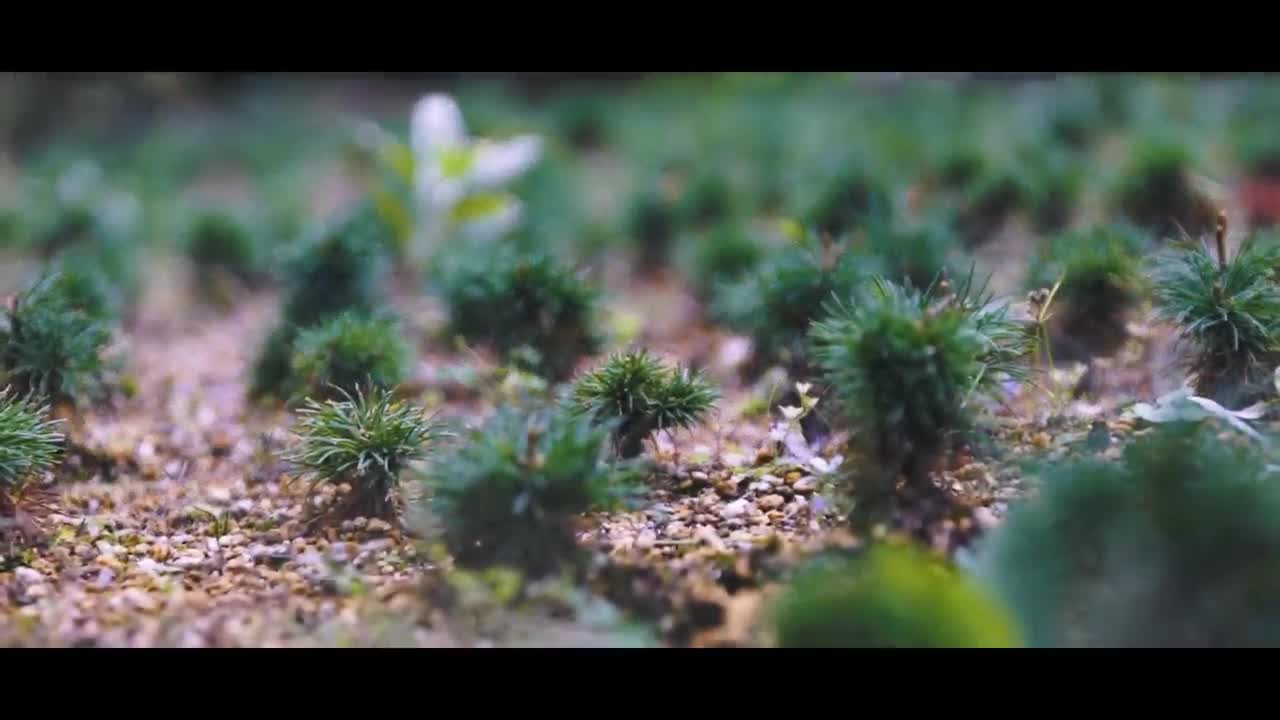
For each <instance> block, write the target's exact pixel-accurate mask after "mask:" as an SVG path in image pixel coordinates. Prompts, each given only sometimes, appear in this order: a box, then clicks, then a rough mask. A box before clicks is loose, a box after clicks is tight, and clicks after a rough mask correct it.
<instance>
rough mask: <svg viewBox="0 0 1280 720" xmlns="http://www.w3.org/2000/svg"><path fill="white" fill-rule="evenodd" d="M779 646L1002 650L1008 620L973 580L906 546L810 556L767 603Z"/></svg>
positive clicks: (1015, 634) (1011, 638) (1011, 641)
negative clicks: (772, 602)
mask: <svg viewBox="0 0 1280 720" xmlns="http://www.w3.org/2000/svg"><path fill="white" fill-rule="evenodd" d="M771 619H772V624H773V631H774V634H775V636H776V642H777V644H778V645H779V646H780V647H784V648H814V647H825V648H866V647H871V648H980V647H981V648H996V647H1000V648H1007V647H1017V646H1019V645H1020V644H1021V637H1020V633H1019V631H1018V627H1017V624H1016V621H1015V620H1014V619H1013V617H1012V616H1011V614H1010V613H1009V612H1008V611H1007V610H1006V609H1005V608H1004V607H1003V606H1002V605H1001V604H1000V603H999V602H998V600H997V599H996V598H995V597H994V596H993V595H992V594H991V593H989V592H988V591H987V590H986V589H985V588H983V587H981V586H980V585H979V584H978V583H977V582H975V581H974V580H972V579H970V578H968V577H966V576H965V575H963V574H961V573H960V572H959V571H957V570H955V569H954V568H952V567H950V566H949V565H948V564H947V563H946V562H945V561H943V560H940V559H938V558H935V557H932V556H929V555H927V554H926V553H925V552H924V551H922V550H918V549H916V548H914V547H912V546H910V545H905V544H891V543H880V544H877V545H874V546H872V547H870V548H868V549H865V550H862V551H860V552H859V554H858V555H856V556H853V557H847V558H846V557H831V558H822V559H818V560H814V561H811V562H810V564H809V565H807V566H806V567H804V568H802V569H801V570H800V572H799V573H798V574H797V575H796V577H794V578H793V579H792V581H791V582H790V584H789V585H788V586H787V587H786V589H785V590H784V592H783V594H782V596H781V597H780V598H779V600H778V601H777V602H776V604H775V605H774V607H773V608H772V617H771Z"/></svg>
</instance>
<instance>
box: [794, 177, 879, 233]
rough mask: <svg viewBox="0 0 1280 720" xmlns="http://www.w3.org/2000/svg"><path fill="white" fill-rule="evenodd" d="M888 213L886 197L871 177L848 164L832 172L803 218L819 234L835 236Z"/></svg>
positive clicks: (876, 180) (877, 181)
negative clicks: (875, 215) (879, 214)
mask: <svg viewBox="0 0 1280 720" xmlns="http://www.w3.org/2000/svg"><path fill="white" fill-rule="evenodd" d="M888 209H889V193H888V191H887V190H886V189H885V187H884V185H883V183H881V182H880V181H879V180H878V179H877V178H875V177H874V176H873V175H872V173H871V172H870V171H869V170H867V169H865V168H863V167H860V166H858V165H857V164H851V165H849V166H846V167H844V168H842V169H841V170H840V171H838V172H836V173H835V174H834V175H833V176H832V177H831V178H830V179H829V180H828V181H827V182H826V183H825V184H824V185H823V187H822V189H821V191H820V192H819V193H818V196H817V198H816V199H815V200H814V201H813V203H812V205H810V206H809V208H808V212H807V213H806V218H807V219H808V221H809V222H810V223H812V224H813V226H814V227H815V228H816V229H817V231H818V232H820V233H826V234H830V235H832V236H839V235H841V234H843V233H845V232H847V231H849V230H852V229H853V228H854V226H855V225H856V224H857V223H858V222H860V221H862V220H864V219H866V218H867V217H870V216H871V215H873V214H874V213H881V212H885V211H887V210H888Z"/></svg>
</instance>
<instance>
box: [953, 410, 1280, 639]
mask: <svg viewBox="0 0 1280 720" xmlns="http://www.w3.org/2000/svg"><path fill="white" fill-rule="evenodd" d="M1220 429H1221V428H1220V427H1217V426H1215V425H1214V424H1213V422H1211V421H1201V422H1174V423H1169V424H1164V425H1161V426H1159V427H1157V428H1155V429H1153V430H1152V431H1151V432H1150V433H1149V434H1144V435H1143V436H1140V437H1139V438H1136V439H1135V440H1134V441H1133V442H1132V444H1130V445H1129V446H1128V447H1126V448H1125V450H1124V454H1123V456H1122V457H1121V458H1120V459H1119V461H1117V460H1112V459H1103V458H1097V457H1092V458H1088V459H1081V460H1072V461H1068V462H1056V463H1046V464H1044V465H1042V466H1041V467H1039V468H1037V469H1035V479H1036V481H1037V485H1038V486H1039V487H1040V488H1041V489H1040V492H1039V497H1037V498H1036V499H1035V501H1033V502H1024V503H1022V504H1019V505H1015V506H1014V507H1013V508H1012V509H1011V511H1010V513H1009V516H1008V518H1007V519H1006V520H1005V522H1004V523H1003V524H1002V525H1001V526H1000V527H998V528H997V529H996V530H995V531H994V533H993V534H992V535H991V536H988V537H987V538H986V539H985V540H984V541H983V544H982V546H981V547H980V549H979V553H978V561H977V563H976V566H977V567H976V572H977V575H978V577H979V578H981V579H982V580H984V581H985V582H986V583H987V584H988V585H989V586H990V587H992V588H993V589H994V590H995V591H996V593H997V594H998V596H999V597H1000V598H1001V600H1002V601H1003V602H1005V603H1006V604H1007V605H1008V606H1009V607H1010V608H1011V610H1012V611H1013V612H1014V614H1015V616H1016V617H1017V618H1018V620H1019V621H1020V624H1021V625H1022V627H1023V628H1024V630H1025V634H1026V637H1027V640H1028V643H1029V644H1030V645H1032V646H1035V647H1253V646H1259V647H1272V646H1274V645H1275V644H1276V643H1277V642H1280V603H1277V598H1278V597H1280V594H1278V592H1280V587H1278V586H1277V582H1278V579H1280V574H1278V573H1277V569H1278V568H1280V532H1277V528H1276V525H1275V523H1274V517H1275V514H1276V513H1277V512H1280V492H1278V491H1280V486H1278V485H1277V484H1276V482H1275V480H1276V478H1275V477H1274V476H1273V473H1274V471H1273V470H1272V469H1271V468H1269V467H1268V465H1267V460H1266V458H1265V456H1264V455H1263V454H1262V453H1260V452H1258V451H1257V450H1255V449H1254V448H1251V447H1248V446H1246V445H1244V444H1242V443H1239V442H1235V440H1236V438H1230V439H1228V438H1225V437H1224V436H1222V435H1220V433H1219V431H1220Z"/></svg>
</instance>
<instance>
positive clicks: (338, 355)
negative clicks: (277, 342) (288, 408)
mask: <svg viewBox="0 0 1280 720" xmlns="http://www.w3.org/2000/svg"><path fill="white" fill-rule="evenodd" d="M294 348H295V349H294V354H293V361H292V363H291V364H292V372H293V377H294V380H293V382H294V384H295V385H296V386H297V387H298V388H299V392H300V393H301V394H302V395H304V396H307V397H314V398H317V399H329V398H334V397H336V396H337V394H338V393H348V394H349V393H352V392H355V391H356V389H357V387H360V386H364V387H369V386H372V387H378V388H394V387H395V386H396V385H398V384H400V382H401V381H402V380H403V379H404V376H405V373H406V368H407V366H408V364H409V348H408V346H406V345H405V343H404V341H403V340H401V339H400V330H399V327H398V326H397V323H396V322H395V320H393V319H391V318H366V317H362V316H359V315H355V314H352V313H343V314H341V315H338V316H337V317H335V318H333V319H332V320H329V321H327V322H325V323H323V324H321V325H318V326H316V327H314V328H310V329H307V330H303V331H301V332H300V333H299V334H298V339H297V341H296V343H295V344H294Z"/></svg>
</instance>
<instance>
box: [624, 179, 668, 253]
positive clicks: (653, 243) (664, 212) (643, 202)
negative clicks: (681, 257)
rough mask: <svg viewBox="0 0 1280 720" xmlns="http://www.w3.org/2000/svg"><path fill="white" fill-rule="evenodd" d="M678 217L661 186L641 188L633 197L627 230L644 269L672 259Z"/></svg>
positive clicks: (628, 212) (628, 214)
mask: <svg viewBox="0 0 1280 720" xmlns="http://www.w3.org/2000/svg"><path fill="white" fill-rule="evenodd" d="M678 221H679V217H678V214H677V208H676V206H675V203H674V202H672V201H671V200H669V199H667V197H666V196H665V195H664V194H663V193H662V192H661V190H660V189H658V188H646V189H644V190H641V191H640V192H638V193H637V194H636V195H635V196H634V197H633V198H632V199H631V204H630V206H629V207H628V209H627V215H626V231H627V237H628V238H629V239H630V241H631V242H632V243H634V246H635V248H636V255H637V258H638V260H639V263H640V267H641V269H643V270H645V271H650V272H651V271H654V270H657V269H659V268H662V267H665V266H666V265H667V263H668V262H670V260H671V246H672V244H673V243H674V241H675V234H676V230H677V227H678V224H679V223H678Z"/></svg>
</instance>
